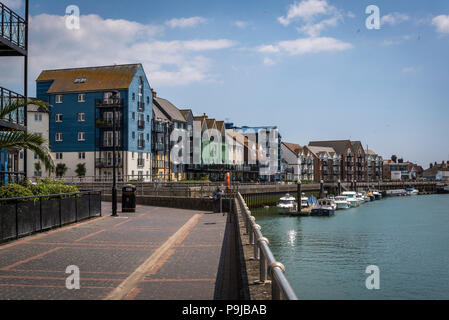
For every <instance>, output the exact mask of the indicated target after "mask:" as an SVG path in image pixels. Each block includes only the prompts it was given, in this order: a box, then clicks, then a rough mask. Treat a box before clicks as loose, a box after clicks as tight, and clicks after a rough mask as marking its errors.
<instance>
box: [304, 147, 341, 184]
mask: <svg viewBox="0 0 449 320" xmlns="http://www.w3.org/2000/svg"><path fill="white" fill-rule="evenodd" d="M307 151H308V152H309V154H311V155H312V158H313V162H314V163H313V165H314V171H313V181H314V182H320V181H324V182H337V181H338V180H339V179H341V167H340V161H339V159H340V157H339V155H338V154H337V153H336V152H335V150H334V149H333V148H331V147H318V146H307Z"/></svg>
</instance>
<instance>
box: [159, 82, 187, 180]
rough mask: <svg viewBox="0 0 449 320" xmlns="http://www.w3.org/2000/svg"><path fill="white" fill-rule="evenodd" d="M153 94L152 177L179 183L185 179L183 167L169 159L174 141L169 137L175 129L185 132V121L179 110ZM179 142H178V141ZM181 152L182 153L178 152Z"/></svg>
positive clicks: (181, 164)
mask: <svg viewBox="0 0 449 320" xmlns="http://www.w3.org/2000/svg"><path fill="white" fill-rule="evenodd" d="M152 92H153V112H154V116H153V119H154V120H153V132H152V133H153V149H152V152H153V176H154V179H156V180H157V181H181V180H185V179H186V178H187V175H186V171H185V165H184V164H183V163H176V161H174V159H172V158H171V151H172V148H173V146H174V145H175V141H171V139H170V137H171V135H172V133H173V131H174V130H175V129H180V130H187V129H188V128H187V120H186V118H185V116H184V115H183V113H182V112H181V110H179V109H178V108H177V107H176V106H175V105H173V104H172V103H171V102H170V101H168V100H167V99H163V98H160V97H158V96H157V93H156V91H154V90H153V91H152ZM178 142H179V141H178ZM180 152H182V151H180Z"/></svg>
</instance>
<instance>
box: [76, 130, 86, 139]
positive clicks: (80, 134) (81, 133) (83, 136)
mask: <svg viewBox="0 0 449 320" xmlns="http://www.w3.org/2000/svg"><path fill="white" fill-rule="evenodd" d="M78 141H86V133H85V132H78Z"/></svg>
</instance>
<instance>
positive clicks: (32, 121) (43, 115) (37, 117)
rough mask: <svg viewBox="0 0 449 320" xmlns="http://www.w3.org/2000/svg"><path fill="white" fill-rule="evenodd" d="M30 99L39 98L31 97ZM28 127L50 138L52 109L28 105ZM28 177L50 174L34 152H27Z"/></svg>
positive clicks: (31, 131)
mask: <svg viewBox="0 0 449 320" xmlns="http://www.w3.org/2000/svg"><path fill="white" fill-rule="evenodd" d="M28 100H32V101H33V100H37V99H32V98H29V99H28ZM27 122H28V125H27V129H28V132H29V133H34V134H37V135H39V136H41V137H43V138H44V139H45V140H47V141H49V139H50V110H49V109H45V108H42V107H40V106H38V105H35V104H30V105H28V108H27ZM26 163H27V170H26V173H27V177H36V178H43V177H48V176H50V173H49V172H48V171H47V170H45V167H44V165H43V164H42V162H41V161H40V159H39V156H38V155H37V154H36V153H34V152H28V153H27V161H26Z"/></svg>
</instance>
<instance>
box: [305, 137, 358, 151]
mask: <svg viewBox="0 0 449 320" xmlns="http://www.w3.org/2000/svg"><path fill="white" fill-rule="evenodd" d="M348 145H349V146H352V144H351V141H350V140H330V141H312V142H310V143H309V146H311V147H313V146H315V147H330V148H333V149H334V150H335V152H337V153H338V154H343V153H344V152H345V150H346V148H347V147H348Z"/></svg>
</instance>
